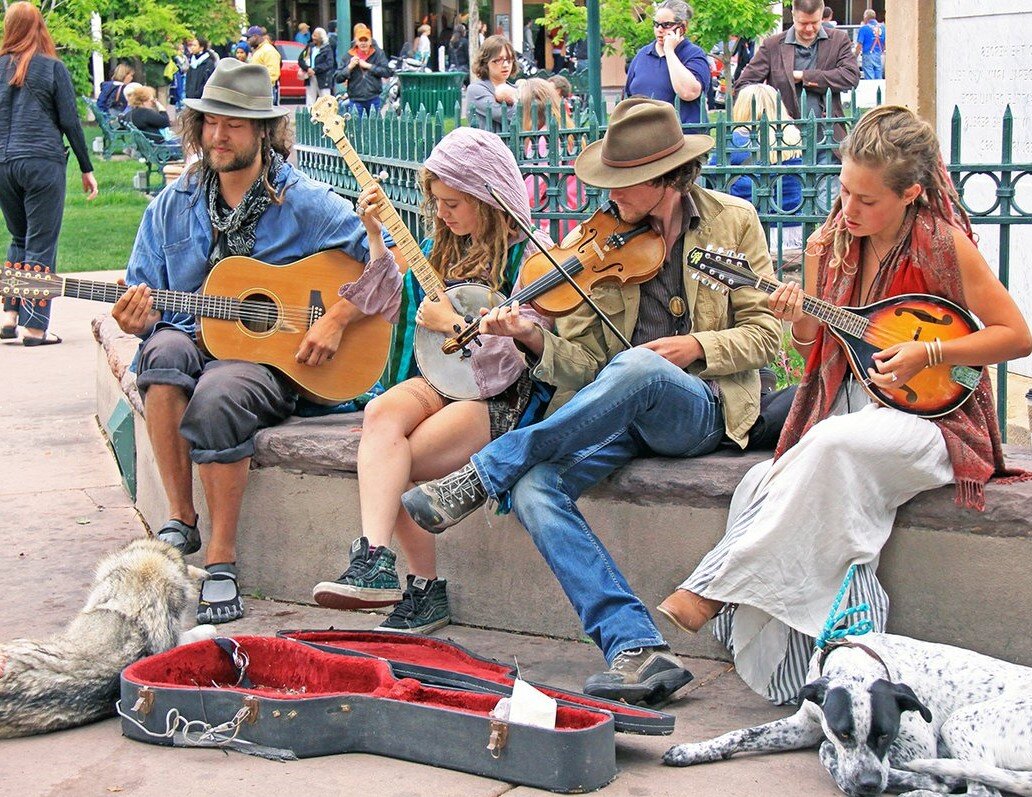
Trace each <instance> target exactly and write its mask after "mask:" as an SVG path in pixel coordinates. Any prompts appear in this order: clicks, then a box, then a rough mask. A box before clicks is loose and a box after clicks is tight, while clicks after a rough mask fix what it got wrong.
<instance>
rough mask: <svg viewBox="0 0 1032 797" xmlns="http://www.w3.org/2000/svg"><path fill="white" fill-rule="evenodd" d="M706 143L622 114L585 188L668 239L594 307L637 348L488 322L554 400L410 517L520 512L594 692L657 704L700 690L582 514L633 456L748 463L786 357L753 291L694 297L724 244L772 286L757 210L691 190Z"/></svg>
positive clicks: (439, 519) (598, 293)
mask: <svg viewBox="0 0 1032 797" xmlns="http://www.w3.org/2000/svg"><path fill="white" fill-rule="evenodd" d="M712 146H713V139H712V138H710V137H709V136H702V135H690V136H686V135H683V134H682V130H681V125H680V122H679V121H678V118H677V114H676V112H675V111H674V109H673V107H672V106H671V105H669V104H668V103H665V102H660V101H658V100H650V99H640V98H632V99H628V100H624V101H623V102H621V103H620V104H619V105H617V107H616V109H615V110H614V111H613V115H612V117H611V120H610V123H609V129H608V130H607V131H606V134H605V137H604V138H603V139H602V141H598V142H595V143H593V144H592V145H591V146H589V147H587V148H586V149H585V150H584V152H583V153H581V155H580V157H579V158H577V163H576V165H575V170H576V173H577V176H578V177H579V178H580V179H581V180H582V181H583V182H585V183H588V184H589V185H594V186H598V187H600V188H608V189H609V195H610V199H611V200H612V202H613V203H614V204H615V206H616V209H617V211H618V212H619V215H620V217H621V218H622V219H623V220H624V221H626V222H628V223H630V224H638V223H641V222H643V221H644V222H647V223H648V224H650V225H651V226H652V227H653V228H654V229H655V230H656V232H658V233H659V234H660V235H662V236H663V238H664V239H665V240H666V244H667V252H668V256H667V259H666V262H665V263H664V265H663V268H662V269H660V271H659V273H658V274H657V275H656V276H655V277H653V278H652V279H651V280H649V281H648V282H645V283H642V284H641V285H627V286H622V287H621V286H618V285H615V284H612V283H610V284H603V285H600V286H599V287H598V288H596V290H595V292H594V298H595V300H596V302H597V304H598V306H599V307H600V309H601V310H602V312H604V313H606V315H608V316H609V318H610V319H611V320H612V321H613V323H614V324H615V325H616V326H617V327H618V328H620V329H621V331H622V332H623V334H624V336H625V337H626V338H627V339H628V340H629V341H630V342H631V344H632V345H633V348H632V349H630V350H624V347H623V345H622V344H621V343H620V342H619V340H618V338H617V337H616V336H615V335H613V334H612V333H611V332H610V330H609V329H608V328H606V326H604V325H603V324H602V322H601V321H600V320H599V319H598V318H597V317H596V316H595V315H594V313H593V311H592V310H591V309H590V308H587V307H583V306H582V307H581V308H579V309H578V310H576V311H574V312H573V313H572V314H570V315H568V316H565V317H563V318H560V319H559V320H558V321H557V323H556V333H555V334H553V333H551V332H548V331H546V330H544V329H542V328H541V327H540V326H537V325H535V324H532V323H529V322H527V321H526V320H525V319H523V318H521V317H520V316H519V315H518V314H517V313H516V312H515V310H514V309H512V308H508V307H506V308H497V309H495V310H492V311H490V312H489V313H487V315H486V316H485V317H484V319H483V321H482V322H481V331H482V332H485V333H490V334H496V335H510V336H512V337H513V338H515V340H516V341H517V343H518V344H519V345H520V346H521V347H522V349H523V350H524V351H525V352H526V353H527V360H528V364H529V365H530V366H531V367H532V369H533V370H532V371H531V375H532V376H533V377H534V378H535V379H538V380H540V381H543V382H547V383H549V384H552V385H554V386H555V387H556V393H555V398H554V399H553V402H552V405H551V406H550V408H549V410H550V412H551V413H552V414H550V415H549V417H547V418H546V419H545V420H543V421H542V422H541V423H539V424H536V425H534V426H530V427H527V428H525V429H518V430H514V431H511V432H508V433H507V434H504V435H502V436H501V437H499V438H498V439H496V440H494V441H493V442H491V443H490V444H488V445H487V446H486V447H485V448H483V449H482V450H481V451H480V452H479V453H478V454H475V455H474V456H473V457H472V460H471V461H470V463H469V464H468V465H466V466H465V467H464V468H462V469H460V470H459V471H456V472H455V473H453V474H451V475H449V476H446V477H445V478H443V479H439V480H437V481H433V482H427V483H426V484H424V485H422V486H420V487H417V488H413V489H412V490H409V492H408V493H406V494H405V496H404V498H403V503H404V505H405V508H406V510H407V511H408V512H409V514H410V515H411V516H412V518H413V519H414V520H415V521H416V522H417V523H418V524H419V525H420V526H422V527H423V528H424V529H427V530H428V531H433V532H441V531H443V530H444V529H445V528H447V527H448V526H450V525H452V524H454V523H457V522H458V521H459V520H461V519H462V518H463V517H465V516H466V515H468V514H469V513H471V512H472V511H474V510H475V509H476V508H477V507H478V506H480V505H481V504H483V503H484V501H485V500H486V499H487V498H489V497H490V498H494V499H496V500H499V501H500V502H502V503H503V504H504V501H505V499H506V497H509V498H511V501H512V506H513V508H514V510H515V511H516V515H517V517H518V518H519V519H520V522H521V523H522V524H523V525H524V526H525V527H526V529H527V531H529V532H530V535H531V537H532V538H533V539H534V544H535V545H536V546H537V547H538V550H539V551H541V553H542V555H543V556H544V557H545V560H546V561H547V562H548V565H549V566H550V567H551V568H552V572H553V573H555V575H556V578H558V580H559V582H560V584H561V585H562V587H563V589H564V591H565V592H566V595H567V597H568V598H569V599H570V602H571V603H572V604H573V606H574V608H575V609H576V610H577V613H578V615H579V616H580V620H581V623H582V624H583V626H584V630H585V631H586V632H587V633H588V634H589V635H590V636H591V638H592V639H593V640H594V641H595V644H597V645H598V646H599V647H600V648H601V649H602V653H603V654H604V655H605V658H606V661H607V662H608V663H609V665H610V668H609V669H608V670H607V671H605V672H602V673H598V674H596V675H593V676H591V677H590V678H588V680H587V683H586V684H585V688H584V691H586V692H587V693H588V694H592V695H596V696H599V697H606V698H611V699H616V700H626V701H627V702H629V703H639V702H644V703H650V704H651V703H658V702H660V701H662V700H664V699H666V698H667V697H668V696H669V695H671V694H672V693H673V692H674V691H676V690H677V689H679V688H681V687H682V686H684V685H685V684H686V683H688V681H690V680H691V678H692V675H691V673H689V672H688V671H687V670H686V669H684V667H683V666H682V664H681V661H680V659H679V658H678V657H677V656H675V655H674V654H673V653H671V652H670V649H669V647H668V646H667V644H666V642H665V641H664V639H663V636H662V634H661V633H660V632H659V630H658V629H657V628H656V626H655V624H654V623H653V621H652V618H651V617H650V616H649V612H648V610H647V609H646V608H645V605H644V604H643V603H642V602H641V601H640V600H639V599H638V598H637V597H636V596H635V595H634V592H633V591H632V590H631V587H630V585H629V584H628V583H627V581H626V580H625V579H624V577H623V575H621V573H620V571H619V569H618V568H617V566H616V563H615V562H614V561H613V559H612V557H610V555H609V553H608V552H607V551H606V549H605V547H604V546H603V545H602V542H601V541H600V540H599V539H598V537H597V536H595V534H594V533H593V532H592V531H591V529H590V528H589V527H588V525H587V523H586V522H585V520H584V517H583V516H582V515H581V514H580V511H579V510H578V509H577V507H576V504H575V501H576V500H577V498H578V497H579V496H580V495H581V493H583V492H584V491H585V490H586V489H588V488H589V487H591V486H593V485H594V484H596V483H598V482H599V481H600V480H602V479H603V478H604V477H605V476H607V475H609V474H610V473H612V472H613V471H614V470H615V469H616V468H618V467H620V466H621V465H623V464H624V463H626V462H628V461H629V460H631V459H633V458H635V457H642V456H652V455H659V456H666V457H695V456H699V455H702V454H707V453H709V452H711V451H713V450H714V449H715V448H717V446H718V445H720V444H721V442H723V441H725V440H730V441H732V442H733V443H734V444H736V445H738V446H740V447H742V448H744V447H745V445H746V443H747V442H748V435H749V429H750V427H751V426H752V424H753V422H754V421H755V420H756V418H757V414H758V410H759V403H760V380H759V374H758V372H757V369H758V368H760V367H761V366H762V365H765V364H766V363H768V362H770V361H771V360H772V359H773V357H774V355H775V353H776V352H777V349H778V345H779V342H780V338H781V327H780V324H779V322H778V321H777V320H776V319H775V318H774V316H773V315H772V314H771V312H770V311H769V310H768V308H767V302H766V297H764V296H762V295H761V294H759V293H758V292H752V291H736V292H734V293H732V294H730V295H729V296H725V295H723V294H720V293H716V292H712V291H708V290H702V291H700V290H699V289H698V283H697V282H695V281H693V280H691V279H690V274H691V271H690V269H689V268H688V265H687V255H688V253H689V251H690V250H691V248H692V247H694V246H705V245H706V244H713V245H714V246H722V247H724V248H725V249H729V250H732V251H734V252H741V253H742V254H743V255H744V257H746V258H747V259H748V260H749V262H750V263H751V265H752V268H753V270H754V271H756V272H757V273H759V274H765V275H768V276H770V275H771V274H772V273H773V272H772V269H771V260H770V254H769V252H768V251H767V243H766V237H765V236H764V234H763V230H762V228H761V227H760V222H759V218H758V217H757V215H756V211H755V210H754V209H753V207H752V205H750V204H748V203H746V202H743V201H741V200H739V199H736V198H734V197H731V196H728V195H727V194H721V193H717V192H715V191H709V190H707V189H705V188H702V187H700V186H698V185H696V179H697V177H698V175H699V171H700V169H701V168H702V165H703V163H704V162H705V157H706V153H707V152H708V151H709V150H710V149H711V148H712Z"/></svg>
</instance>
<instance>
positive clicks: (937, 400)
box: [687, 247, 983, 418]
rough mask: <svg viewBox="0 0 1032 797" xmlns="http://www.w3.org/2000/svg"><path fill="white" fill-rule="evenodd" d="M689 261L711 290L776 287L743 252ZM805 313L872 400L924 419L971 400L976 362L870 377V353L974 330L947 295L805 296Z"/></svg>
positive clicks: (703, 253) (699, 254)
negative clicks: (887, 384) (865, 299)
mask: <svg viewBox="0 0 1032 797" xmlns="http://www.w3.org/2000/svg"><path fill="white" fill-rule="evenodd" d="M687 262H688V265H689V266H690V267H692V268H693V269H695V270H696V272H697V274H694V275H693V278H695V277H698V278H699V279H700V282H701V283H702V284H704V285H706V286H707V287H709V288H713V289H714V290H722V289H723V288H725V287H726V288H731V289H732V290H737V289H739V288H744V287H749V288H756V289H757V290H761V291H763V292H764V293H767V294H771V293H774V291H776V290H777V289H778V287H779V286H780V285H781V283H780V282H778V281H777V280H773V279H769V278H767V277H761V276H757V275H756V274H754V273H753V272H752V271H751V270H750V269H749V263H748V261H747V260H745V258H741V257H736V256H734V255H733V254H731V253H728V252H723V251H722V250H717V251H712V250H708V249H701V248H699V247H695V248H693V249H692V250H691V252H689V253H688V261H687ZM711 280H716V282H712V281H711ZM803 312H804V313H806V314H807V315H809V316H812V317H814V318H816V319H818V320H820V321H823V322H824V323H825V324H826V325H827V326H828V331H829V332H830V333H831V335H832V336H833V337H834V338H835V341H836V342H837V343H838V344H839V345H840V346H841V347H842V350H843V351H844V352H845V353H846V359H847V361H848V362H849V367H850V369H852V371H853V375H854V376H855V377H856V379H857V381H858V382H859V383H860V385H861V386H862V387H863V388H864V390H866V391H867V393H868V394H869V395H870V396H871V398H873V399H874V400H875V401H877V402H878V403H879V404H883V405H885V406H887V407H895V408H896V409H897V410H901V411H903V412H907V413H910V414H912V415H919V416H921V417H922V418H938V417H941V416H943V415H948V414H949V413H951V412H953V410H955V409H957V408H958V407H959V406H960V405H961V404H963V403H964V402H965V401H967V400H968V397H969V396H970V395H971V394H972V393H973V392H974V390H975V388H976V387H978V383H979V381H980V380H981V378H982V370H983V369H982V367H981V366H976V367H972V366H966V365H947V364H946V363H940V364H939V365H935V366H932V367H930V368H924V369H922V370H921V371H918V372H917V374H915V375H914V376H913V377H912V378H911V379H910V380H909V381H908V382H907V383H906V384H902V385H899V386H898V387H893V388H891V389H888V390H885V389H882V388H880V387H878V386H876V385H875V384H874V383H872V382H871V380H870V378H869V377H868V375H867V369H868V368H874V354H875V352H879V351H882V350H883V349H887V348H889V346H894V345H895V344H897V343H906V342H908V341H919V342H922V343H924V342H932V341H935V340H940V341H945V340H955V339H956V338H961V337H964V336H965V335H970V334H971V333H972V332H976V331H977V330H978V329H979V324H978V322H977V321H976V320H975V318H974V316H972V315H971V314H970V313H969V312H968V311H967V310H965V309H964V308H963V307H960V306H959V305H957V304H954V303H953V302H951V301H949V300H948V299H943V298H940V297H938V296H930V295H928V294H923V293H905V294H900V295H899V296H892V297H889V298H888V299H882V300H881V301H878V302H872V303H871V304H868V305H865V306H863V307H837V306H836V305H833V304H830V303H829V302H825V301H821V300H820V299H816V298H814V297H813V296H809V295H806V296H804V297H803ZM875 370H877V369H875Z"/></svg>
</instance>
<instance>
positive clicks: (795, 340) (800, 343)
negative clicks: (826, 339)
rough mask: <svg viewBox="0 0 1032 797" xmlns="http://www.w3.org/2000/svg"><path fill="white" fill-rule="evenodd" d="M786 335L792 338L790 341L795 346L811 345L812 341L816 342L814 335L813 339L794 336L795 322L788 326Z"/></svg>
mask: <svg viewBox="0 0 1032 797" xmlns="http://www.w3.org/2000/svg"><path fill="white" fill-rule="evenodd" d="M788 336H789V337H790V338H792V342H793V343H794V344H795V345H796V346H812V345H813V344H814V343H816V342H817V338H816V337H815V338H814V339H813V340H799V338H797V337H796V336H795V324H793V325H792V326H790V327H789V328H788Z"/></svg>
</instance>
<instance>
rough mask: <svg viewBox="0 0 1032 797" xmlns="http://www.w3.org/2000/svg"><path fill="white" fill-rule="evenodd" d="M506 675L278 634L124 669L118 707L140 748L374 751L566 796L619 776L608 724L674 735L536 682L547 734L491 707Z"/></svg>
mask: <svg viewBox="0 0 1032 797" xmlns="http://www.w3.org/2000/svg"><path fill="white" fill-rule="evenodd" d="M512 684H513V673H512V670H511V669H510V668H508V667H506V666H505V665H502V664H499V663H498V662H495V661H491V660H489V659H483V658H480V657H478V656H476V655H475V654H473V653H471V652H470V651H468V650H466V649H465V648H463V647H461V646H459V645H456V644H453V643H451V642H447V641H444V640H440V639H434V638H429V637H422V636H409V635H406V634H399V633H393V632H389V631H380V632H378V631H334V630H329V631H281V632H280V635H279V636H278V637H249V636H245V637H235V638H221V639H216V640H204V641H201V642H194V643H192V644H190V645H184V646H182V647H179V648H174V649H173V650H170V651H167V652H165V653H160V654H158V655H156V656H151V657H149V658H146V659H142V660H140V661H138V662H136V663H134V664H131V665H130V666H129V667H127V668H126V669H125V670H124V671H123V672H122V678H121V701H120V704H119V713H120V714H121V715H122V733H123V734H124V735H125V736H127V737H129V738H131V739H136V740H138V741H142V742H148V743H151V744H163V745H175V746H209V747H231V748H234V749H238V750H241V751H243V752H250V753H254V754H257V755H263V756H265V757H269V758H285V759H291V758H295V757H296V758H308V757H312V756H321V755H331V754H336V753H350V752H355V753H373V754H376V755H386V756H390V757H393V758H400V759H404V760H407V761H415V762H418V763H422V764H430V765H432V766H438V767H446V768H448V769H456V770H460V771H463V772H470V773H473V774H475V775H482V776H485V777H491V778H496V779H498V780H502V781H506V782H509V783H517V784H522V785H527V786H534V787H537V788H542V789H548V790H549V791H555V792H564V793H570V792H586V791H594V790H596V789H599V788H601V787H602V786H605V785H606V784H607V783H609V782H610V781H612V780H613V778H615V777H616V744H615V738H614V734H615V732H616V731H618V730H622V731H626V732H630V733H644V734H655V735H665V734H669V733H671V732H672V731H673V726H674V718H673V717H672V716H670V715H668V714H663V713H661V712H658V711H653V710H650V709H645V708H639V707H636V706H628V705H626V704H624V703H615V702H613V701H608V700H601V699H597V698H593V697H590V696H587V695H582V694H579V693H576V692H568V691H565V690H561V689H555V688H553V687H548V686H542V685H540V684H534V686H535V687H536V688H538V689H540V690H541V691H543V692H544V693H545V694H548V695H549V696H551V697H553V698H555V699H556V701H557V703H558V708H557V712H556V726H555V729H554V730H551V729H544V728H538V727H532V726H529V725H520V724H516V723H510V722H508V721H503V720H500V719H497V718H495V717H493V716H491V711H492V709H494V708H495V706H496V705H497V703H498V701H499V700H500V699H501V697H503V696H506V695H510V694H511V692H512Z"/></svg>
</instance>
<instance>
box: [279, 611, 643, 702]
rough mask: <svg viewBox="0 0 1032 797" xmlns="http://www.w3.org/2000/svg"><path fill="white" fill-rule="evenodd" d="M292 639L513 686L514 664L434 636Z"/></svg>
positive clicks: (326, 634) (562, 695)
mask: <svg viewBox="0 0 1032 797" xmlns="http://www.w3.org/2000/svg"><path fill="white" fill-rule="evenodd" d="M289 638H290V639H297V640H300V641H302V642H312V643H314V644H318V645H325V646H326V647H332V648H340V649H341V650H353V651H355V652H357V653H364V654H366V655H368V656H376V657H378V658H381V659H388V660H390V661H403V662H407V663H409V664H418V665H419V666H421V667H433V668H435V669H438V670H448V671H451V672H457V673H461V674H463V675H472V676H474V677H475V678H482V679H483V680H485V681H494V682H495V683H499V684H505V685H507V686H512V684H513V677H512V668H511V667H506V666H505V665H504V664H496V663H494V662H490V661H484V660H483V659H478V658H476V657H474V656H469V655H467V654H465V653H463V652H462V651H461V650H456V649H455V648H454V647H452V646H451V645H449V644H447V643H443V642H441V641H439V640H437V639H434V638H433V637H425V636H411V637H408V636H406V637H405V638H404V639H403V640H402V641H400V642H395V643H392V642H387V641H385V640H384V634H382V633H381V634H369V635H368V636H366V635H363V634H362V633H361V632H357V631H346V632H344V633H343V634H342V633H339V632H337V631H298V632H291V633H290V634H289ZM535 687H536V688H537V689H539V690H540V691H542V692H544V693H545V694H546V695H548V696H549V697H553V698H557V699H561V700H569V699H570V698H571V694H570V693H568V692H560V691H558V690H552V689H549V688H548V687H544V686H542V685H541V684H535ZM576 700H577V702H578V703H583V704H584V705H585V706H587V707H590V708H597V709H601V710H604V711H612V710H613V704H612V703H601V702H597V701H595V700H592V699H591V697H590V696H588V695H582V694H576ZM620 713H621V714H623V715H626V716H634V717H653V716H655V715H654V714H653V713H650V712H648V711H638V710H637V709H635V708H634V707H633V706H630V705H624V704H621V705H620Z"/></svg>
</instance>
